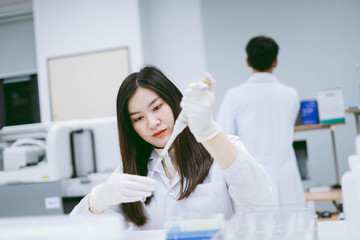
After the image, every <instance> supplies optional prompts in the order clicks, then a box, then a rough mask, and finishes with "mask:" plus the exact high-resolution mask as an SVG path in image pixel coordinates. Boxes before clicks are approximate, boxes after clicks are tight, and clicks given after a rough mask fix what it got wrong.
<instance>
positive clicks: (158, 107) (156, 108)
mask: <svg viewBox="0 0 360 240" xmlns="http://www.w3.org/2000/svg"><path fill="white" fill-rule="evenodd" d="M161 106H162V104H160V105H158V106H156V107H155V108H154V110H153V111H156V110H159V109H160V108H161Z"/></svg>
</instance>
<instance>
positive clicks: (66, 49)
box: [33, 0, 143, 122]
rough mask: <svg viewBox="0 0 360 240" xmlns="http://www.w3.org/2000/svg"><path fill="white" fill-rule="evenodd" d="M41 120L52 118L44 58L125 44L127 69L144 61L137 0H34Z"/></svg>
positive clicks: (137, 67)
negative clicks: (126, 48) (127, 50)
mask: <svg viewBox="0 0 360 240" xmlns="http://www.w3.org/2000/svg"><path fill="white" fill-rule="evenodd" d="M33 11H34V13H33V14H34V24H35V38H36V55H37V66H38V79H39V95H40V110H41V120H42V122H49V121H51V109H50V97H49V84H48V83H49V79H48V69H47V60H48V59H49V58H53V57H60V56H65V55H74V54H81V53H86V52H93V51H101V50H107V49H112V48H119V47H128V48H129V52H130V72H133V71H137V70H139V68H140V67H141V66H142V64H143V53H142V45H141V30H140V18H139V10H138V1H137V0H121V1H119V0H103V1H97V0H76V1H72V0H62V1H57V0H34V1H33Z"/></svg>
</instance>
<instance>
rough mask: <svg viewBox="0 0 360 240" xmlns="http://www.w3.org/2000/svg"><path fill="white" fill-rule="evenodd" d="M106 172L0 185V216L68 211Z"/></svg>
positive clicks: (66, 212) (50, 213) (103, 177)
mask: <svg viewBox="0 0 360 240" xmlns="http://www.w3.org/2000/svg"><path fill="white" fill-rule="evenodd" d="M110 175H111V173H103V174H94V175H92V176H89V177H83V178H67V179H62V180H58V181H50V180H48V181H41V182H27V183H22V182H17V183H11V184H6V185H0V202H1V204H0V217H13V216H36V215H55V214H69V213H70V212H71V211H72V209H73V208H74V207H75V206H76V205H77V204H78V203H79V202H80V200H81V199H82V198H83V197H84V196H85V195H87V194H88V193H90V191H91V189H92V188H93V187H95V186H96V185H98V184H100V183H102V182H104V181H105V180H106V179H107V178H108V177H109V176H110Z"/></svg>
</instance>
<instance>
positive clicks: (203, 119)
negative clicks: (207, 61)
mask: <svg viewBox="0 0 360 240" xmlns="http://www.w3.org/2000/svg"><path fill="white" fill-rule="evenodd" d="M205 78H206V79H208V80H209V81H210V84H209V87H206V85H205V83H204V82H203V81H200V82H195V83H191V84H190V86H189V87H188V89H187V90H186V91H185V94H184V96H183V99H182V101H181V103H180V106H181V107H182V108H183V110H184V111H185V113H186V116H187V118H188V121H189V123H188V126H189V128H190V131H191V132H192V134H194V136H195V138H196V140H197V141H198V142H206V141H208V140H210V139H212V138H213V137H215V136H216V135H217V134H218V133H220V132H221V129H220V127H219V125H218V124H217V123H216V122H215V121H214V119H213V118H212V115H211V112H212V107H213V104H214V102H215V96H214V89H215V80H214V79H213V78H212V76H211V75H210V74H209V73H205Z"/></svg>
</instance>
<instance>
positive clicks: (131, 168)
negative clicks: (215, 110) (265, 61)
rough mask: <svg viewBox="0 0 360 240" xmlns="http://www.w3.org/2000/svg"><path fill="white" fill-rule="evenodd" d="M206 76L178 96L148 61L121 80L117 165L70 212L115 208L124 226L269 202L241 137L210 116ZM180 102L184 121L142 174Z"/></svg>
mask: <svg viewBox="0 0 360 240" xmlns="http://www.w3.org/2000/svg"><path fill="white" fill-rule="evenodd" d="M206 78H207V79H209V80H210V82H211V83H210V88H203V87H201V85H202V84H203V83H200V82H197V83H192V84H191V85H190V86H189V88H188V89H187V90H186V92H185V94H184V97H182V94H181V93H180V91H179V90H178V88H177V87H176V86H175V85H174V84H173V83H172V82H171V81H170V80H169V79H167V78H166V76H165V75H164V74H163V73H162V72H160V71H159V70H158V69H156V68H155V67H145V68H143V69H141V70H140V72H138V73H133V74H130V75H129V76H128V77H127V78H126V79H125V80H124V82H123V83H122V84H121V87H120V89H119V92H118V96H117V121H118V132H119V142H120V149H121V157H122V165H121V166H119V167H118V168H117V169H116V170H115V172H114V173H113V174H112V176H111V177H110V178H109V179H108V180H107V181H106V182H104V183H102V184H100V185H98V186H96V187H95V188H94V189H93V190H92V191H91V193H90V194H89V195H87V196H86V197H85V198H84V199H83V200H82V201H81V202H80V203H79V204H78V205H77V206H76V207H75V208H74V210H73V211H72V213H71V214H72V215H89V214H120V215H121V216H122V217H123V219H124V222H125V224H126V225H127V226H128V227H130V226H132V227H133V228H134V229H162V228H164V222H165V221H166V220H168V219H171V218H172V217H177V216H182V217H191V216H193V217H199V216H204V215H209V214H217V213H221V214H224V217H225V219H229V218H230V217H231V216H232V215H233V214H235V212H236V211H241V209H244V208H251V209H253V208H258V207H261V206H264V205H267V204H268V202H269V200H270V195H271V180H270V178H269V176H268V174H267V173H266V172H265V170H264V169H263V167H262V166H261V165H259V164H258V163H256V162H255V161H254V160H253V159H252V157H251V156H250V155H249V154H248V152H247V150H246V149H245V147H244V145H243V144H242V142H241V141H240V139H239V138H237V137H234V136H225V134H224V133H223V132H222V131H221V129H220V128H219V126H218V125H217V124H216V123H215V122H214V121H213V119H212V116H211V111H212V106H213V103H214V100H215V98H214V94H213V89H214V86H215V81H214V80H213V79H212V77H211V76H210V75H209V74H206ZM181 109H183V110H184V111H185V112H186V115H187V117H188V122H189V123H188V127H187V128H185V129H184V131H183V132H182V133H181V134H179V136H178V137H177V138H176V139H175V141H174V143H173V145H172V147H171V149H170V150H169V155H168V156H167V157H166V158H165V160H164V161H163V162H162V165H159V166H158V168H157V169H156V171H155V173H154V175H153V177H152V178H149V177H147V173H148V171H149V170H151V169H152V168H153V166H154V164H155V162H156V160H157V158H158V155H160V152H161V149H162V148H164V147H165V145H166V143H167V140H168V139H169V137H170V135H171V133H172V131H173V127H174V123H175V119H176V117H177V116H178V115H179V113H180V111H181ZM144 197H147V199H146V201H145V203H142V202H141V201H140V200H141V199H143V198H144Z"/></svg>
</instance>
